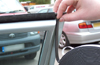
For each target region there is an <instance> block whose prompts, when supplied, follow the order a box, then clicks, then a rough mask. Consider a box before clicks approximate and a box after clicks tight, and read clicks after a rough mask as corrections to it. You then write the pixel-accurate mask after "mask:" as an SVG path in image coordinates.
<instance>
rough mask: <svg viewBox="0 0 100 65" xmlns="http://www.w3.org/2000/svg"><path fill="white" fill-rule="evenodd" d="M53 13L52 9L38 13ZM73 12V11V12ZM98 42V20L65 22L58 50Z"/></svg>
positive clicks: (99, 28)
mask: <svg viewBox="0 0 100 65" xmlns="http://www.w3.org/2000/svg"><path fill="white" fill-rule="evenodd" d="M49 12H53V7H49V8H43V9H41V10H39V11H38V13H49ZM73 12H75V10H74V11H73ZM99 41H100V20H95V21H85V20H77V21H71V22H68V21H66V22H65V23H64V27H63V30H62V35H61V39H60V43H59V48H61V49H62V48H64V47H65V46H69V45H71V44H87V43H94V42H99Z"/></svg>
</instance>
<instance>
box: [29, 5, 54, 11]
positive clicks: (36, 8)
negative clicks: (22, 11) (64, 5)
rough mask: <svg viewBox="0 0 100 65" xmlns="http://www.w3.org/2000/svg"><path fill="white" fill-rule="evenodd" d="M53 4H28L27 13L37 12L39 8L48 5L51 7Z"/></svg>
mask: <svg viewBox="0 0 100 65" xmlns="http://www.w3.org/2000/svg"><path fill="white" fill-rule="evenodd" d="M51 6H53V5H51V4H45V5H33V6H30V7H29V8H28V13H37V12H38V11H39V10H41V9H43V8H48V7H51Z"/></svg>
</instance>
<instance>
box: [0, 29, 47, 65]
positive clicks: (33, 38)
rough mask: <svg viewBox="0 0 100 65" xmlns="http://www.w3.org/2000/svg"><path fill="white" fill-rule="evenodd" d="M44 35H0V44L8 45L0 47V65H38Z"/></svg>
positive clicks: (38, 32)
mask: <svg viewBox="0 0 100 65" xmlns="http://www.w3.org/2000/svg"><path fill="white" fill-rule="evenodd" d="M45 35H46V32H45V31H31V32H22V33H8V34H0V42H2V43H0V44H3V43H5V44H8V45H4V46H0V57H2V58H0V59H1V60H0V65H38V62H39V58H40V55H41V50H42V46H43V43H44V38H45ZM11 42H13V43H11ZM10 56H11V57H10Z"/></svg>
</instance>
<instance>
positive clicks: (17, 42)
mask: <svg viewBox="0 0 100 65" xmlns="http://www.w3.org/2000/svg"><path fill="white" fill-rule="evenodd" d="M20 14H27V12H26V11H25V9H24V7H23V6H22V5H21V4H20V3H19V2H18V1H17V0H10V1H9V0H0V16H9V15H20ZM39 49H40V35H39V34H38V31H32V32H23V33H13V32H12V33H7V34H0V59H4V58H9V57H16V56H24V57H25V59H34V58H35V56H36V54H37V51H38V50H39Z"/></svg>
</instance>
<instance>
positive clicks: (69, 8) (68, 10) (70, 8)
mask: <svg viewBox="0 0 100 65" xmlns="http://www.w3.org/2000/svg"><path fill="white" fill-rule="evenodd" d="M74 9H75V7H74V6H73V5H71V6H69V7H68V9H67V13H72V11H73V10H74Z"/></svg>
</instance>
